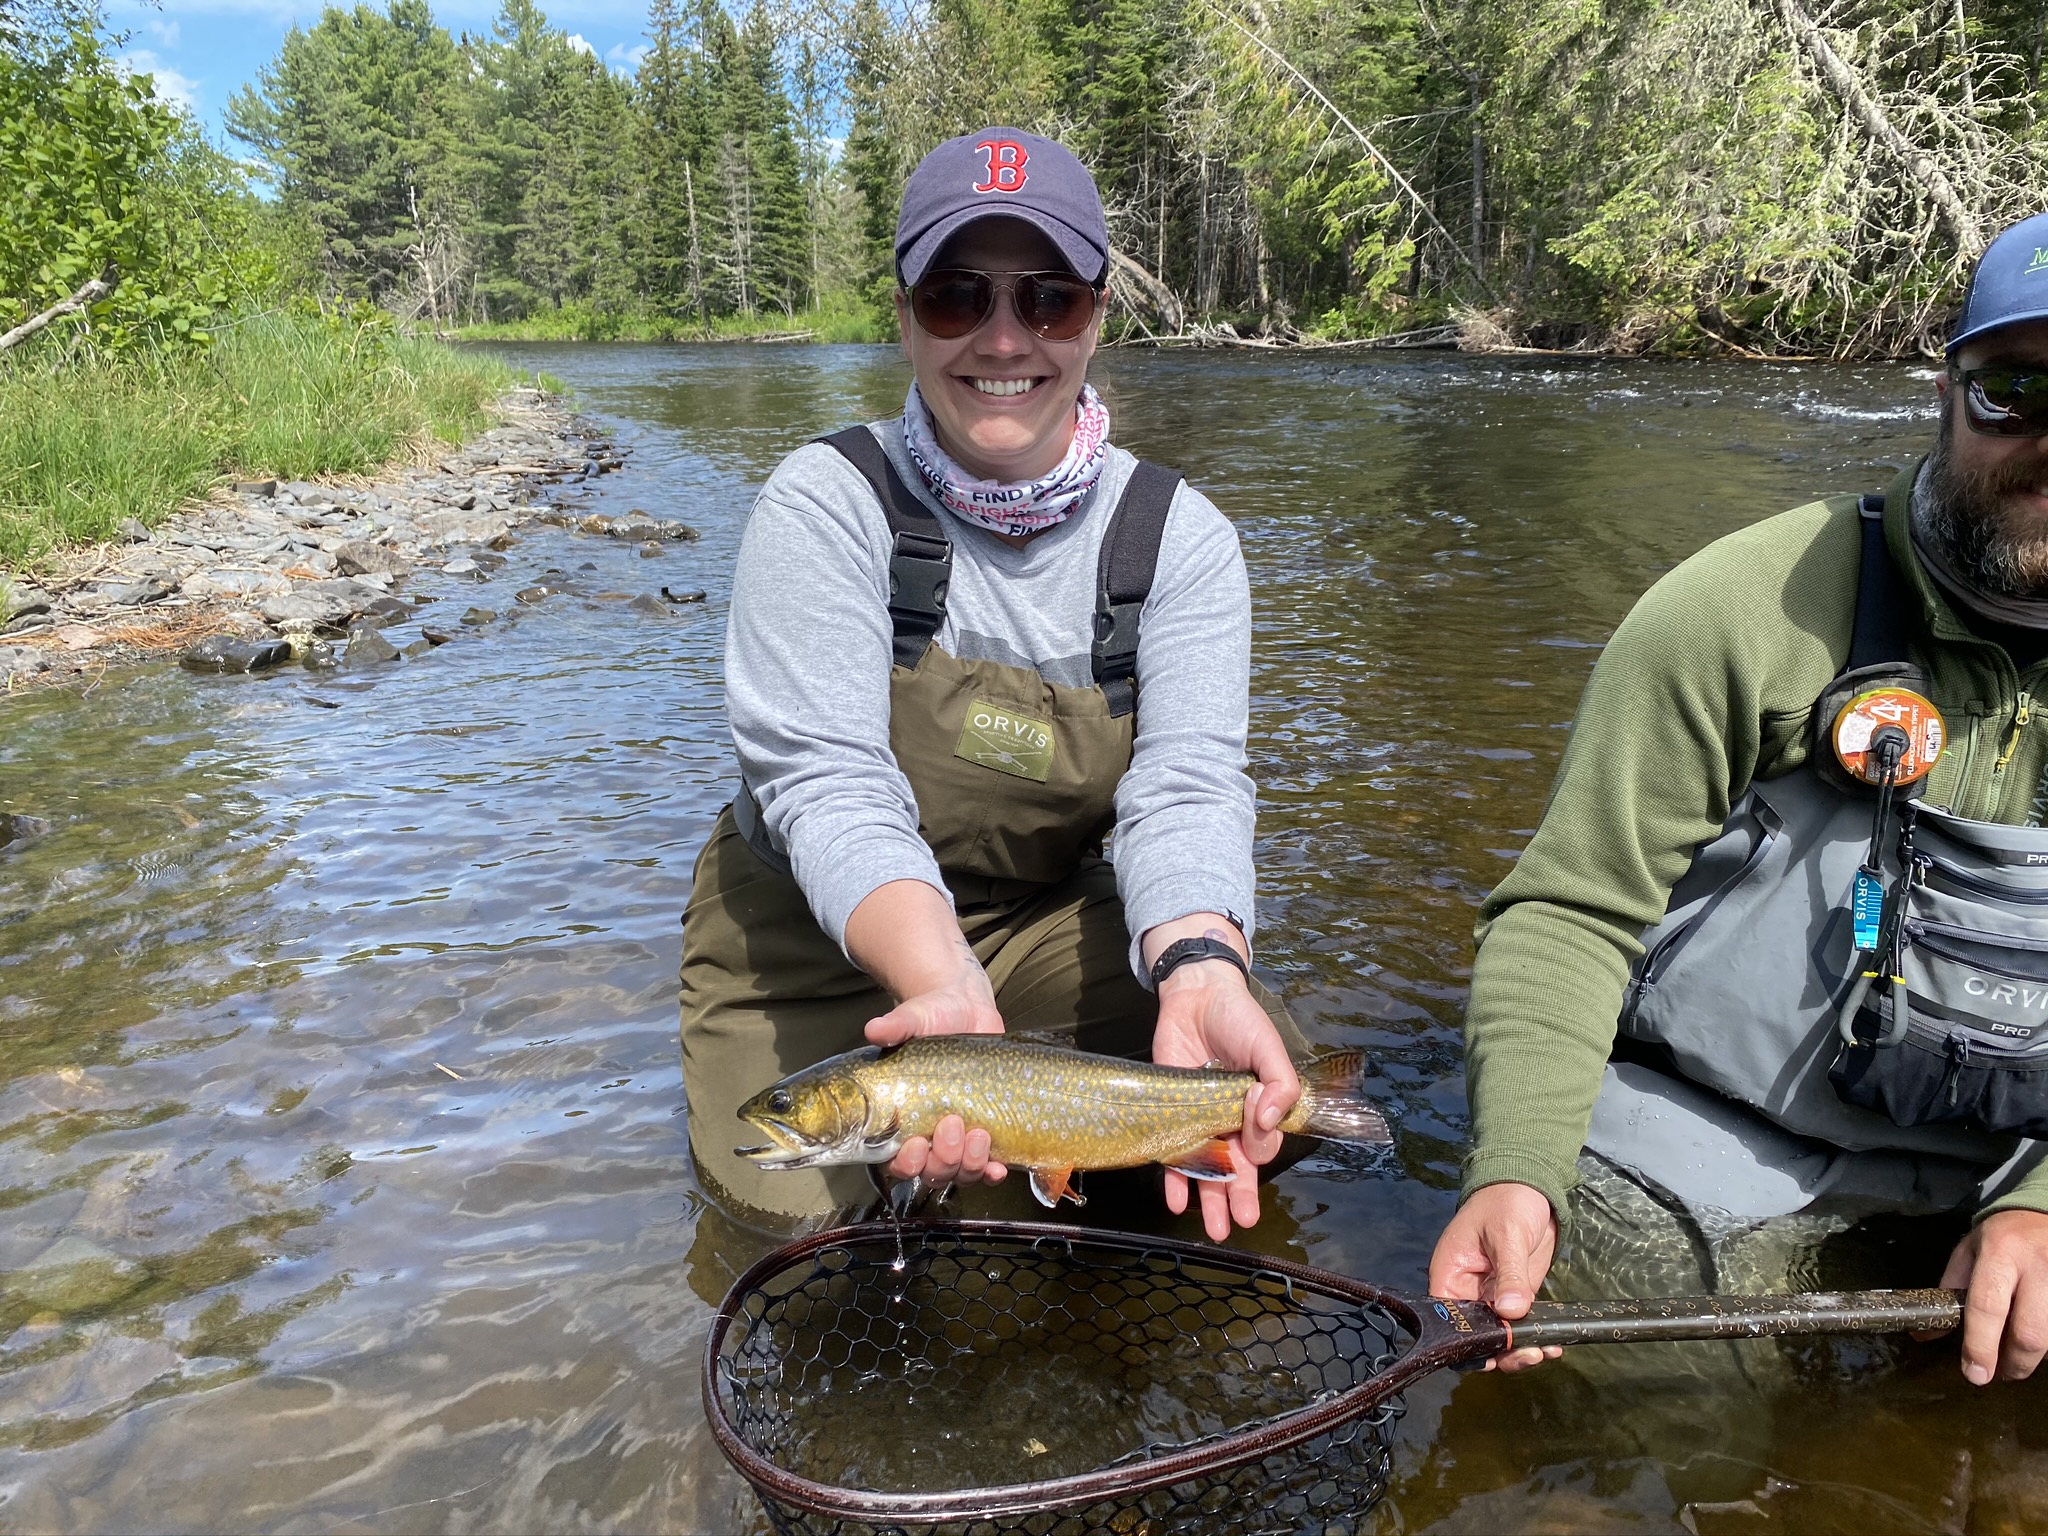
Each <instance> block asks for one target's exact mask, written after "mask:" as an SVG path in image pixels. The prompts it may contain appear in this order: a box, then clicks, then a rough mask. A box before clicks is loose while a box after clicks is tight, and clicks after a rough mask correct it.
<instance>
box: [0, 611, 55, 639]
mask: <svg viewBox="0 0 2048 1536" xmlns="http://www.w3.org/2000/svg"><path fill="white" fill-rule="evenodd" d="M54 622H55V621H54V620H53V619H51V617H50V616H49V615H48V614H47V613H25V614H23V615H22V616H21V617H20V618H18V619H10V620H9V621H8V622H7V623H6V625H4V626H0V635H32V634H35V633H36V632H37V631H38V630H43V629H48V628H50V626H51V625H52V624H53V623H54Z"/></svg>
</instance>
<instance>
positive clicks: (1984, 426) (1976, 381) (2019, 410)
mask: <svg viewBox="0 0 2048 1536" xmlns="http://www.w3.org/2000/svg"><path fill="white" fill-rule="evenodd" d="M1948 376H1949V379H1950V380H1951V382H1953V383H1954V384H1955V385H1957V386H1958V387H1960V388H1961V390H1962V392H1963V419H1964V420H1966V421H1968V422H1969V424H1970V430H1971V431H1973V432H1983V433H1987V434H1989V435H1990V436H1992V437H2048V368H2014V367H2011V366H1993V367H1990V368H1951V369H1949V371H1948Z"/></svg>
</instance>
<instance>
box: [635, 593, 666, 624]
mask: <svg viewBox="0 0 2048 1536" xmlns="http://www.w3.org/2000/svg"><path fill="white" fill-rule="evenodd" d="M626 606H627V607H628V608H630V609H631V610H632V611H633V612H635V613H644V614H647V615H648V616H649V617H651V618H661V619H665V618H667V617H668V616H669V612H668V604H667V603H664V602H663V601H662V600H661V599H660V598H658V597H656V596H655V595H654V594H653V593H652V592H642V593H641V594H640V595H639V596H638V597H636V598H634V599H633V601H631V602H630V603H628V604H626Z"/></svg>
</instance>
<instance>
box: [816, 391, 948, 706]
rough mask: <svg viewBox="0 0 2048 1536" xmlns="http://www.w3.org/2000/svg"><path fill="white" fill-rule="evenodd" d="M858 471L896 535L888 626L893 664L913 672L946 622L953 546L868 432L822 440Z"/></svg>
mask: <svg viewBox="0 0 2048 1536" xmlns="http://www.w3.org/2000/svg"><path fill="white" fill-rule="evenodd" d="M819 441H820V442H824V443H828V444H830V445H831V446H832V447H834V448H836V449H838V450H839V452H840V454H841V455H842V456H843V457H844V458H845V459H846V460H847V461H848V462H849V463H850V464H852V465H853V467H854V468H855V469H857V470H859V471H860V472H861V474H862V476H863V477H864V478H865V479H866V480H867V482H868V484H869V485H870V486H871V487H872V488H873V489H874V493H875V496H876V498H877V499H878V500H879V501H880V502H881V503H882V513H883V515H884V516H885V517H887V518H888V519H889V528H890V531H891V532H893V533H894V534H895V535H896V550H895V553H893V554H892V555H890V556H889V623H890V626H891V627H892V628H893V629H894V631H895V642H894V652H895V660H896V665H897V666H899V667H915V666H916V665H917V663H918V659H919V658H920V657H922V656H923V655H924V652H925V647H926V646H928V645H930V644H931V643H932V636H934V635H936V634H937V633H938V632H939V625H940V624H942V623H943V622H945V618H946V584H947V583H948V582H949V581H951V580H952V577H953V545H952V542H951V541H950V540H948V539H947V537H946V535H945V532H944V531H943V530H942V529H941V528H940V527H939V520H938V519H937V518H936V517H934V516H932V514H931V513H930V512H929V511H927V510H926V509H925V508H924V507H923V506H922V505H921V504H920V503H919V502H918V499H917V498H916V497H915V496H913V495H911V494H910V488H909V487H908V486H906V485H905V484H904V483H903V477H902V476H900V475H898V474H897V473H896V466H895V465H893V464H891V463H890V462H889V455H888V454H886V453H884V452H883V451H882V445H881V444H880V443H878V442H876V441H875V434H874V433H872V432H870V431H869V430H868V429H867V428H866V427H848V428H846V430H844V431H843V432H834V433H833V434H832V435H831V436H830V437H825V438H820V439H819Z"/></svg>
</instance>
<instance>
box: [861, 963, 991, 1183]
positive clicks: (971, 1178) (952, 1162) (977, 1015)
mask: <svg viewBox="0 0 2048 1536" xmlns="http://www.w3.org/2000/svg"><path fill="white" fill-rule="evenodd" d="M1002 1032H1003V1016H1002V1015H1001V1014H1000V1013H998V1012H997V1011H996V999H995V993H994V992H993V991H991V990H990V988H989V984H988V976H987V974H986V973H984V972H983V970H982V969H981V967H980V966H979V965H976V966H974V967H973V970H972V973H971V974H968V973H965V972H963V974H962V975H961V977H960V978H959V980H958V981H957V982H955V983H953V984H952V985H949V986H945V987H941V988H939V989H938V990H937V991H933V992H924V993H920V994H919V995H918V996H916V997H907V998H905V999H904V1000H903V1001H902V1002H900V1003H898V1004H897V1005H896V1006H895V1007H894V1008H891V1009H890V1010H889V1011H888V1012H887V1013H885V1014H883V1015H882V1016H881V1017H880V1018H879V1019H870V1020H869V1021H868V1028H867V1035H868V1041H869V1043H870V1044H873V1045H901V1044H902V1043H903V1042H904V1041H905V1040H909V1039H912V1038H914V1037H916V1036H918V1035H1000V1034H1001V1033H1002ZM988 1149H989V1134H988V1132H987V1131H985V1130H983V1129H981V1128H980V1127H979V1126H976V1127H975V1128H974V1129H972V1130H969V1129H968V1127H967V1124H966V1122H965V1121H963V1120H962V1119H961V1118H960V1117H959V1116H958V1115H948V1116H946V1118H945V1119H943V1120H941V1121H940V1122H939V1123H938V1124H937V1125H936V1126H935V1127H933V1130H932V1134H931V1137H930V1138H929V1139H926V1138H925V1137H923V1136H912V1137H910V1138H908V1139H907V1140H906V1141H905V1142H904V1143H903V1145H902V1146H901V1147H900V1148H899V1149H898V1150H897V1153H896V1156H895V1157H894V1158H892V1159H891V1160H890V1161H889V1164H888V1166H887V1167H885V1168H884V1169H883V1170H882V1171H883V1172H884V1173H886V1174H888V1175H889V1176H890V1177H891V1178H894V1179H914V1178H919V1177H922V1178H924V1179H925V1180H927V1181H928V1182H930V1183H933V1184H980V1183H984V1182H986V1183H989V1184H1000V1183H1002V1182H1003V1179H1004V1178H1005V1177H1006V1176H1007V1175H1008V1173H1009V1171H1010V1170H1009V1168H1008V1167H1007V1166H1006V1165H1005V1164H1002V1163H999V1162H996V1161H994V1160H993V1159H991V1158H990V1157H989V1155H988Z"/></svg>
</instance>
